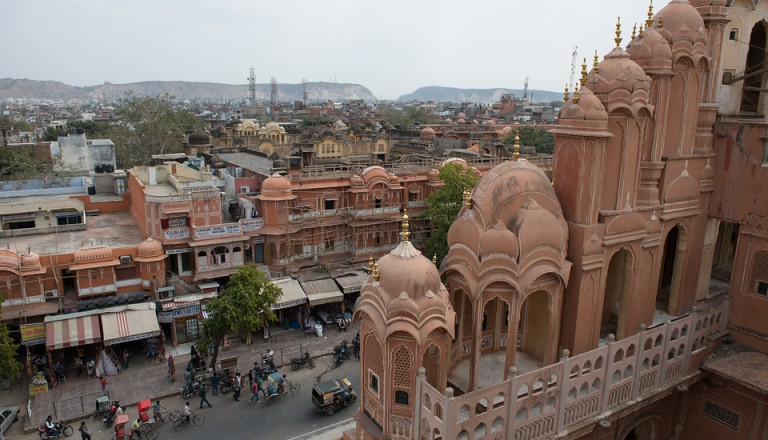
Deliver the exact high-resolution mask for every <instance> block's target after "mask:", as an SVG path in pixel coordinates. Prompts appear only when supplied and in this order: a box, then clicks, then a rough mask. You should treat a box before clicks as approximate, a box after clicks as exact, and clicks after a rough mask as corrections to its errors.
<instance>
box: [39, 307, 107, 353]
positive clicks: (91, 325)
mask: <svg viewBox="0 0 768 440" xmlns="http://www.w3.org/2000/svg"><path fill="white" fill-rule="evenodd" d="M94 342H101V330H99V315H95V314H94V315H89V316H79V317H76V318H68V319H60V320H56V321H49V322H46V323H45V349H46V350H48V351H51V350H56V349H59V348H64V347H76V346H78V345H85V344H92V343H94Z"/></svg>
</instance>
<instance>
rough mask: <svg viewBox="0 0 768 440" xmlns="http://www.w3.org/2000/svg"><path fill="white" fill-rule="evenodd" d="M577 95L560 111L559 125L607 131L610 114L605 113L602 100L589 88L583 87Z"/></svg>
mask: <svg viewBox="0 0 768 440" xmlns="http://www.w3.org/2000/svg"><path fill="white" fill-rule="evenodd" d="M576 93H577V94H576V95H575V96H574V97H572V98H570V99H568V101H567V102H566V103H565V104H563V107H562V108H561V109H560V115H559V123H560V124H561V125H568V126H578V127H584V128H596V129H597V128H601V129H605V128H606V127H607V124H608V113H606V112H605V107H604V106H603V103H602V102H601V101H600V99H598V97H597V96H595V94H594V93H592V91H591V90H589V89H588V88H587V87H582V88H581V89H580V90H579V91H578V92H576Z"/></svg>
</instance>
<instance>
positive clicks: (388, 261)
mask: <svg viewBox="0 0 768 440" xmlns="http://www.w3.org/2000/svg"><path fill="white" fill-rule="evenodd" d="M378 267H379V285H380V288H379V292H381V293H382V294H387V295H389V296H390V299H394V298H396V297H398V296H400V293H401V292H405V293H406V294H407V295H408V297H410V298H412V299H416V300H418V299H419V298H421V297H423V296H424V295H426V294H427V292H431V293H432V294H435V293H437V292H439V291H440V289H441V288H442V283H441V282H440V273H439V272H438V271H437V267H435V265H434V263H432V262H431V261H429V259H427V258H426V257H424V256H423V255H421V252H419V251H418V250H417V249H416V248H415V247H413V244H412V243H411V242H410V241H401V242H400V244H399V245H398V246H397V247H396V248H395V249H393V250H392V252H390V253H388V254H387V255H384V256H383V257H381V258H380V259H379V261H378Z"/></svg>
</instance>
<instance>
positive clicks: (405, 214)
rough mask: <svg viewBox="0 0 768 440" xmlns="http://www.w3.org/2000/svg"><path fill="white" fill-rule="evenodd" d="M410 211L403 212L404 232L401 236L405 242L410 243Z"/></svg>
mask: <svg viewBox="0 0 768 440" xmlns="http://www.w3.org/2000/svg"><path fill="white" fill-rule="evenodd" d="M408 226H409V225H408V210H407V209H404V210H403V231H402V232H401V233H400V236H401V237H403V241H408V237H410V235H411V233H410V232H408Z"/></svg>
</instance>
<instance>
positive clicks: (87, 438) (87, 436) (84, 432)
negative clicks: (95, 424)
mask: <svg viewBox="0 0 768 440" xmlns="http://www.w3.org/2000/svg"><path fill="white" fill-rule="evenodd" d="M79 431H80V437H82V440H91V433H90V432H88V427H87V426H85V420H83V421H82V422H80V429H79Z"/></svg>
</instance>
